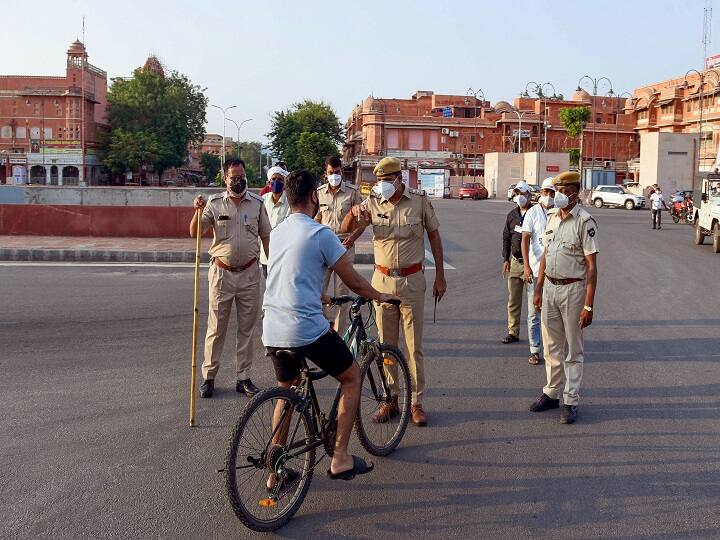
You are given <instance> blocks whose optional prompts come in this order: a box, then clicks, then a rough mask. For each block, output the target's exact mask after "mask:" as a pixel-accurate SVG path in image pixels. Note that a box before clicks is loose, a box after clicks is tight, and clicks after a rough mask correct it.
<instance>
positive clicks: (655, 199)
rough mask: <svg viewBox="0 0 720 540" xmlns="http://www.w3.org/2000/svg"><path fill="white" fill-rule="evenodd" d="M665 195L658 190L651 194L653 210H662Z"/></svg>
mask: <svg viewBox="0 0 720 540" xmlns="http://www.w3.org/2000/svg"><path fill="white" fill-rule="evenodd" d="M663 200H664V199H663V196H662V193H658V192H657V191H656V192H655V193H653V194H652V195H650V204H651V206H652V209H653V210H660V209H662V207H663Z"/></svg>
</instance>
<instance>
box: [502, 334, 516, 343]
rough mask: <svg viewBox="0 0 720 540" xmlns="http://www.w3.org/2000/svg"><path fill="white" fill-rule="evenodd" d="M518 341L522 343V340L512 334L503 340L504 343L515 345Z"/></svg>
mask: <svg viewBox="0 0 720 540" xmlns="http://www.w3.org/2000/svg"><path fill="white" fill-rule="evenodd" d="M516 341H520V338H519V337H517V336H513V335H512V334H508V335H507V336H505V337H504V338H503V340H502V342H503V343H505V344H507V343H515V342H516Z"/></svg>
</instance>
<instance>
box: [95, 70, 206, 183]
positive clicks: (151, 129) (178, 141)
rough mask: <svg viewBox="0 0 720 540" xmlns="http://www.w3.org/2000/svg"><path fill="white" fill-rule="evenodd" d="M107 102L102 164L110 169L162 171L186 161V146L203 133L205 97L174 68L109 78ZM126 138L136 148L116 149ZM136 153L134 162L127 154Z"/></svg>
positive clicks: (199, 89) (198, 138) (199, 139)
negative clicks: (110, 82) (166, 75)
mask: <svg viewBox="0 0 720 540" xmlns="http://www.w3.org/2000/svg"><path fill="white" fill-rule="evenodd" d="M107 103H108V125H109V126H110V131H109V133H108V135H107V141H106V148H107V150H106V153H105V155H104V156H103V163H104V165H105V166H106V167H107V168H108V169H109V170H110V171H112V172H124V171H127V170H137V169H138V168H139V167H140V166H142V165H145V166H146V167H148V168H150V169H152V170H155V171H157V172H158V174H159V175H160V176H162V173H163V172H164V171H165V170H167V169H169V168H170V167H180V166H182V165H184V164H185V163H187V159H188V145H189V144H191V143H199V142H200V141H202V139H203V137H204V135H205V120H206V119H205V109H206V108H207V103H208V100H207V97H206V96H205V94H204V92H203V89H201V88H200V87H199V86H196V85H194V84H192V82H191V81H190V80H189V79H188V78H187V77H186V76H185V75H181V74H180V73H177V72H175V71H174V72H172V73H171V74H170V76H168V77H165V76H163V75H162V74H159V73H156V72H154V71H150V70H146V69H142V68H141V69H136V70H135V72H134V74H133V77H132V78H130V79H122V78H115V79H113V82H112V86H111V87H110V89H109V90H108V94H107ZM131 139H135V141H134V143H133V145H134V147H136V150H135V151H134V152H133V153H132V155H130V154H129V153H128V152H125V151H123V150H122V144H124V143H128V142H130V140H131ZM138 155H142V156H143V158H142V160H141V162H140V164H139V165H138V162H137V160H136V159H130V158H132V157H137V156H138Z"/></svg>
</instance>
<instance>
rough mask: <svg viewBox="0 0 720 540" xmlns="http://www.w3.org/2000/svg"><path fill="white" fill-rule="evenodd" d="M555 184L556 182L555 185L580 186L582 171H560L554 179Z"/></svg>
mask: <svg viewBox="0 0 720 540" xmlns="http://www.w3.org/2000/svg"><path fill="white" fill-rule="evenodd" d="M553 184H555V187H560V186H580V173H578V172H573V171H565V172H563V173H560V174H558V175H557V176H556V177H555V179H554V180H553Z"/></svg>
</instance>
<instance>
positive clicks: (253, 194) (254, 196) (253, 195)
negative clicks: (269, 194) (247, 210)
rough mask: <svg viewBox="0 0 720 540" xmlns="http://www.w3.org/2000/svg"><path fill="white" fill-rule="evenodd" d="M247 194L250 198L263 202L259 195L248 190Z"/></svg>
mask: <svg viewBox="0 0 720 540" xmlns="http://www.w3.org/2000/svg"><path fill="white" fill-rule="evenodd" d="M247 194H248V195H249V196H250V198H251V199H255V200H256V201H260V202H263V198H262V197H261V196H260V195H256V194H255V193H253V192H252V191H248V192H247Z"/></svg>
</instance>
